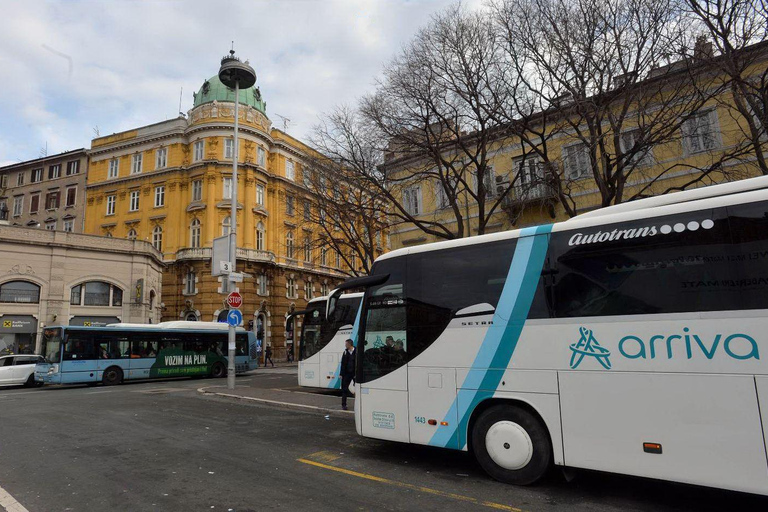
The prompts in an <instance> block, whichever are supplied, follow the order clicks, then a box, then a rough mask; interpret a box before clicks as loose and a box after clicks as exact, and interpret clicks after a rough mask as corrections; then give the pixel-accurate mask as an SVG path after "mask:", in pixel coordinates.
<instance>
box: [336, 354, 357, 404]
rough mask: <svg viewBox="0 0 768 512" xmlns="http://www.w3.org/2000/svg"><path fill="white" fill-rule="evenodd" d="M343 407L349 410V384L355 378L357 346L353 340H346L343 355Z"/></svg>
mask: <svg viewBox="0 0 768 512" xmlns="http://www.w3.org/2000/svg"><path fill="white" fill-rule="evenodd" d="M340 373H341V408H342V409H343V410H345V411H346V410H347V395H349V385H350V384H351V383H352V381H353V380H354V379H355V346H354V342H353V341H352V340H347V341H345V342H344V353H343V354H342V356H341V371H340Z"/></svg>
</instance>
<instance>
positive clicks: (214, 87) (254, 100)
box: [194, 75, 267, 115]
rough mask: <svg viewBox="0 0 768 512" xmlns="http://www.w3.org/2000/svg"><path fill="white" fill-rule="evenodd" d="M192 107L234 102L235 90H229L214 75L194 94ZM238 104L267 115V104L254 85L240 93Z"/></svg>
mask: <svg viewBox="0 0 768 512" xmlns="http://www.w3.org/2000/svg"><path fill="white" fill-rule="evenodd" d="M194 98H195V100H194V106H195V107H197V106H199V105H202V104H204V103H212V102H214V101H228V102H230V103H234V102H235V90H234V89H230V88H229V87H227V86H226V85H224V84H223V83H221V80H219V76H218V75H215V76H212V77H211V78H209V79H208V80H206V81H205V82H203V85H202V86H200V90H198V91H197V92H196V93H194ZM240 104H241V105H248V106H249V107H253V108H255V109H256V110H258V111H259V112H261V113H262V114H264V115H267V103H266V102H265V101H264V100H263V99H262V97H261V91H260V90H259V88H258V87H256V86H255V85H254V86H253V87H249V88H248V89H242V90H241V91H240Z"/></svg>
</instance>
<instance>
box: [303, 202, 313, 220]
mask: <svg viewBox="0 0 768 512" xmlns="http://www.w3.org/2000/svg"><path fill="white" fill-rule="evenodd" d="M311 219H312V204H311V203H310V202H309V201H304V220H306V221H309V220H311Z"/></svg>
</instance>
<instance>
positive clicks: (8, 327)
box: [0, 315, 37, 333]
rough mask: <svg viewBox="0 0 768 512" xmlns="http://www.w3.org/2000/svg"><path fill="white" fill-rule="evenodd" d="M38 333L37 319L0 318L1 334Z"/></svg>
mask: <svg viewBox="0 0 768 512" xmlns="http://www.w3.org/2000/svg"><path fill="white" fill-rule="evenodd" d="M34 332H37V319H36V318H35V317H33V316H27V315H3V316H0V333H34Z"/></svg>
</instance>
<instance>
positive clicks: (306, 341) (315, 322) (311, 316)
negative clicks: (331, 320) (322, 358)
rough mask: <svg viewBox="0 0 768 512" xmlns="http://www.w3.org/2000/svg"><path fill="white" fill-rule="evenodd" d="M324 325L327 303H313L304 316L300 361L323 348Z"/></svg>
mask: <svg viewBox="0 0 768 512" xmlns="http://www.w3.org/2000/svg"><path fill="white" fill-rule="evenodd" d="M324 323H325V301H324V300H323V301H317V302H313V303H311V304H310V305H309V307H308V308H307V313H306V314H305V315H304V323H303V325H302V327H301V330H302V332H301V346H300V347H299V360H301V361H303V360H305V359H308V358H310V357H312V356H313V355H315V354H317V352H318V351H320V349H322V348H323V345H324V344H323V342H322V333H323V324H324Z"/></svg>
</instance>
